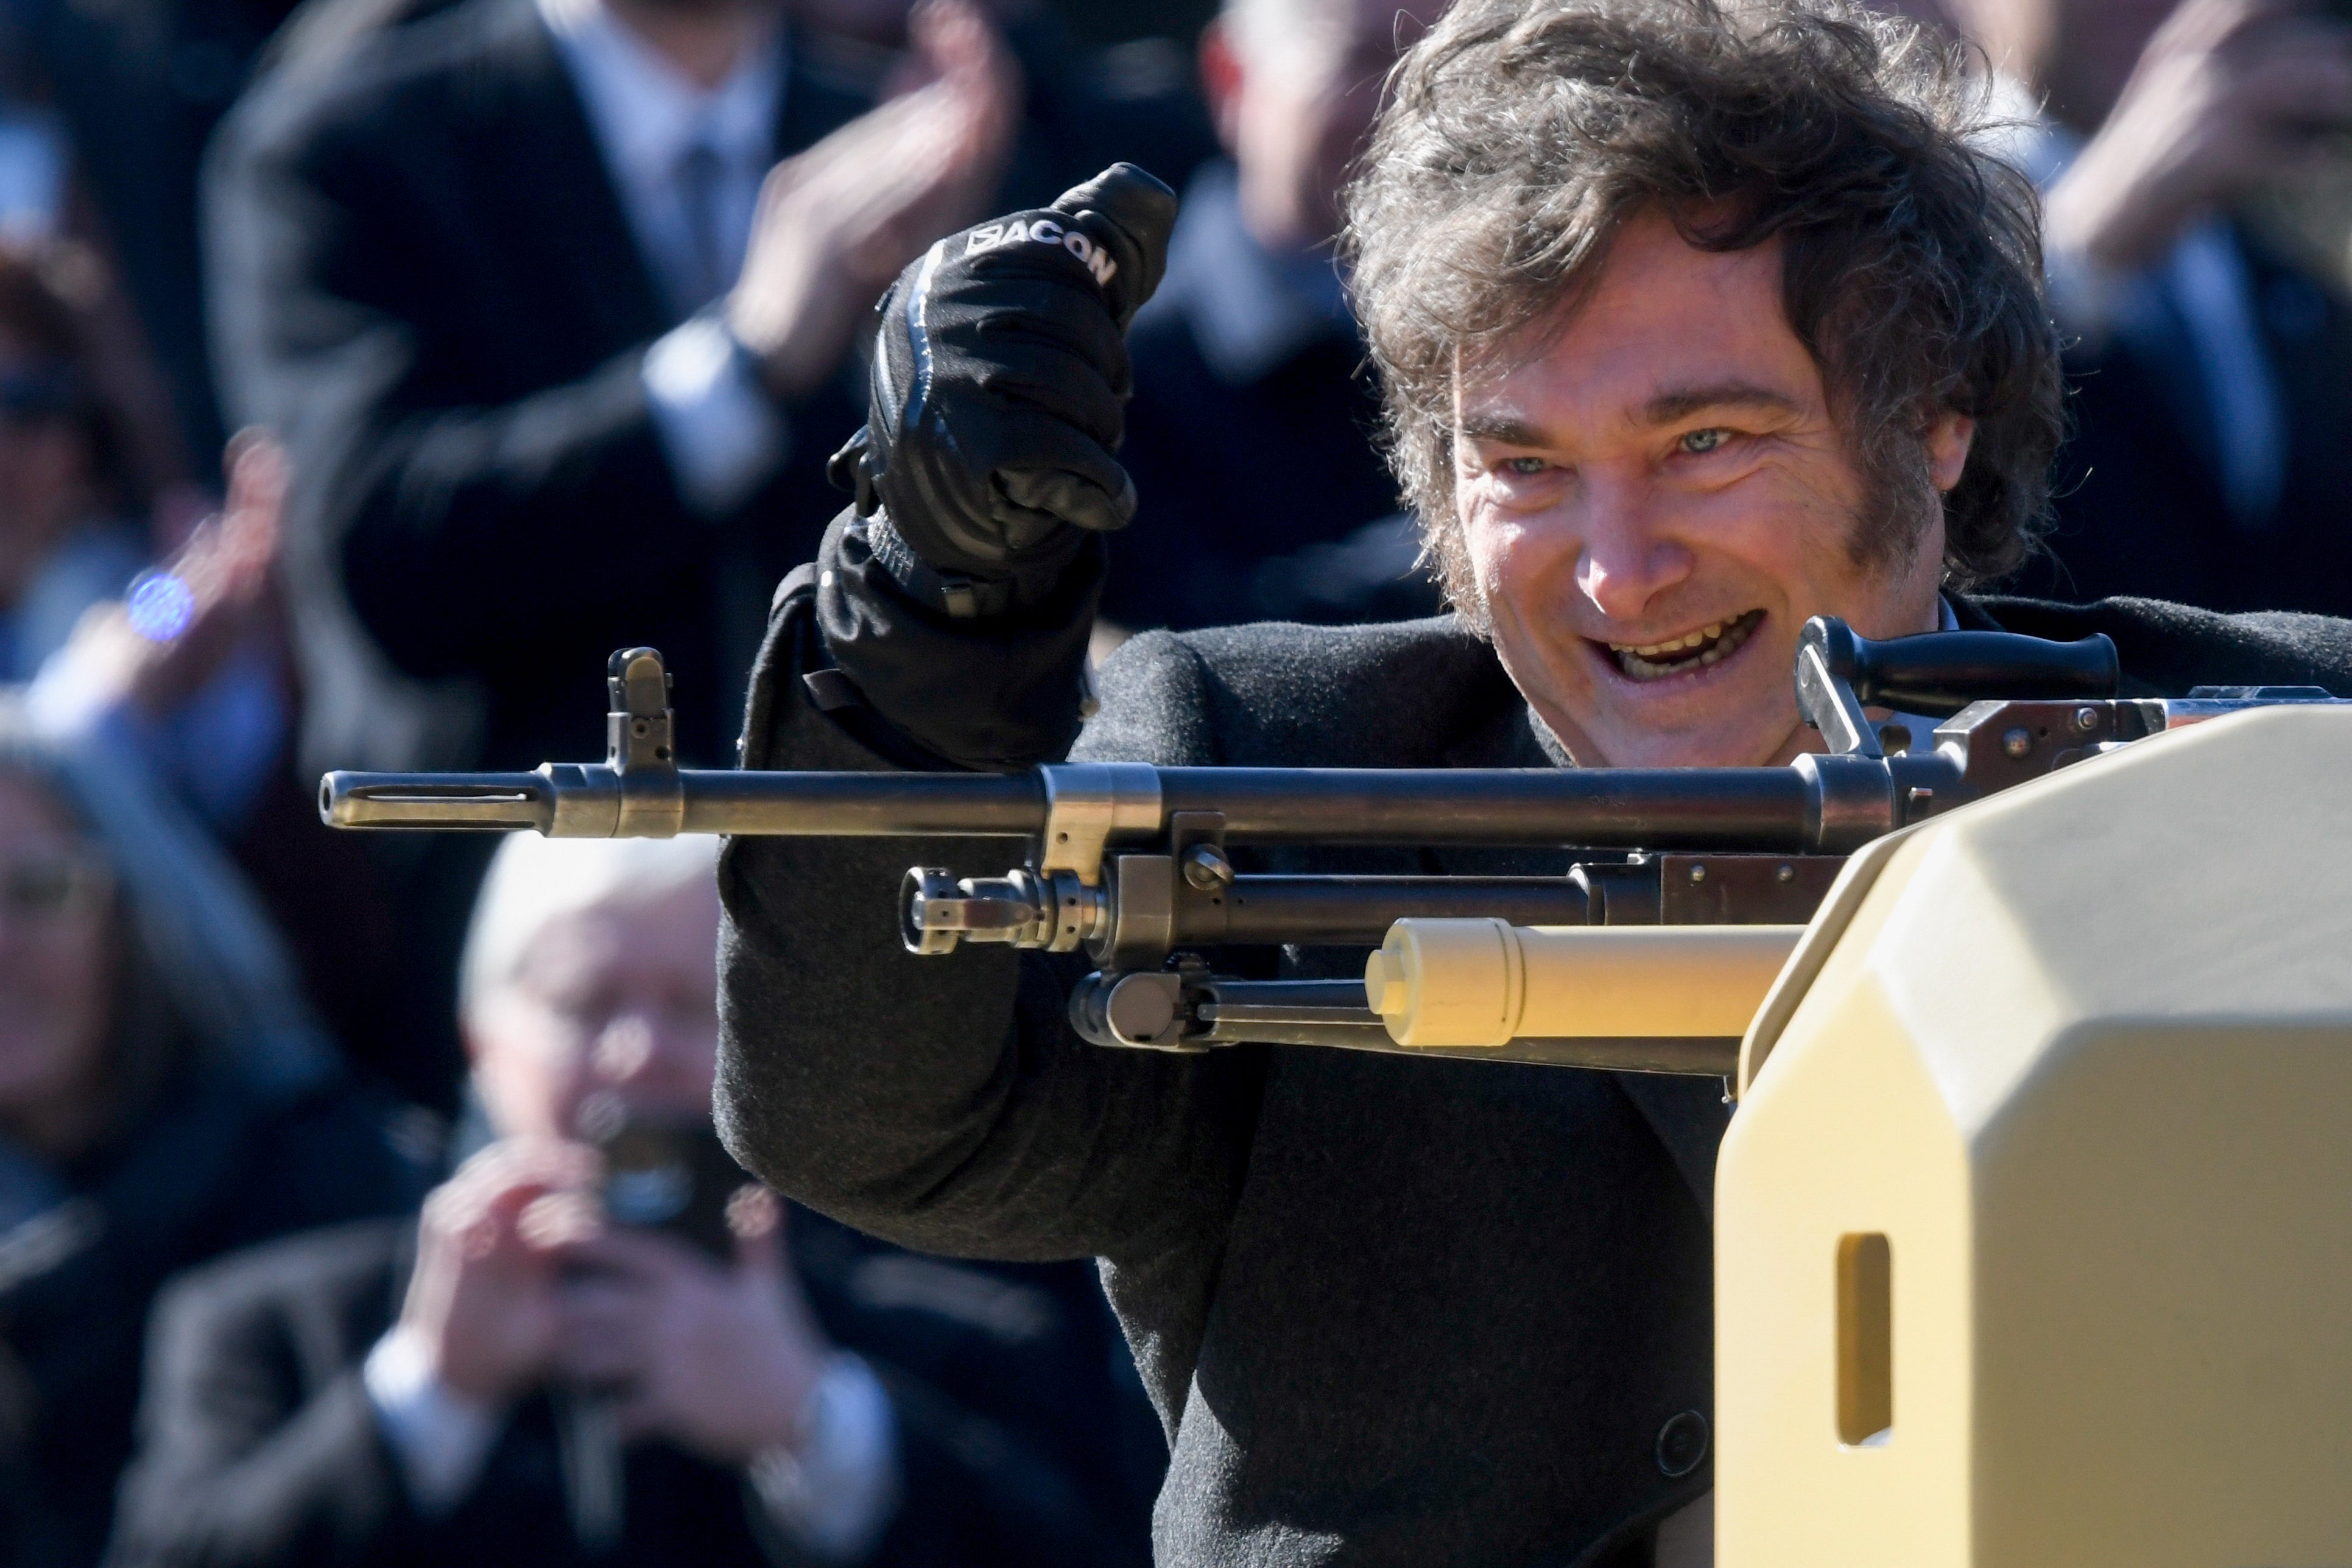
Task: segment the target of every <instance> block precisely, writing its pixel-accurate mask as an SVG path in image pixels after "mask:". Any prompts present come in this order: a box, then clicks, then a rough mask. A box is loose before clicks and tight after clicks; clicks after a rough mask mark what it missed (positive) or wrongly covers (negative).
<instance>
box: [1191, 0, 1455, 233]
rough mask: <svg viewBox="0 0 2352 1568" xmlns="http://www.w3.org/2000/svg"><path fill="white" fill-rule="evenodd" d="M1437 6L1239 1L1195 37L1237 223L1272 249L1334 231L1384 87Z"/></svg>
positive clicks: (1407, 0) (1424, 1) (1348, 0)
mask: <svg viewBox="0 0 2352 1568" xmlns="http://www.w3.org/2000/svg"><path fill="white" fill-rule="evenodd" d="M1444 9H1445V7H1444V5H1443V4H1442V3H1440V0H1238V4H1235V5H1229V6H1228V7H1227V8H1226V10H1225V12H1224V14H1223V16H1219V17H1218V18H1217V19H1216V20H1215V21H1214V22H1213V23H1211V24H1210V25H1209V27H1208V30H1207V31H1206V32H1204V33H1202V36H1201V80H1202V88H1203V89H1204V90H1205V91H1206V93H1207V95H1208V99H1209V108H1210V111H1211V112H1212V113H1213V115H1214V116H1215V119H1216V122H1217V136H1218V139H1219V140H1220V141H1223V143H1224V146H1225V151H1226V152H1229V153H1231V154H1232V155H1233V159H1234V163H1235V164H1236V165H1237V166H1238V167H1239V169H1240V171H1241V201H1242V217H1243V220H1244V222H1245V223H1246V224H1247V225H1249V231H1250V233H1251V234H1252V235H1255V237H1256V239H1257V241H1258V243H1260V244H1261V245H1264V246H1266V247H1267V248H1269V249H1272V250H1299V249H1304V248H1306V247H1307V246H1313V245H1319V244H1321V243H1322V242H1324V241H1325V240H1328V239H1329V238H1330V237H1331V236H1332V235H1335V234H1337V233H1338V232H1339V187H1340V185H1341V184H1342V183H1344V182H1345V180H1346V178H1347V173H1348V170H1349V166H1350V165H1351V164H1352V163H1353V162H1355V159H1356V155H1357V153H1358V152H1360V151H1361V150H1362V148H1363V143H1364V138H1365V135H1366V134H1367V133H1368V132H1369V131H1370V130H1371V125H1372V116H1373V113H1374V111H1375V110H1378V109H1379V108H1380V99H1381V81H1382V78H1385V77H1386V76H1387V74H1388V70H1389V68H1390V67H1391V66H1392V65H1394V64H1395V63H1396V57H1397V54H1398V47H1399V45H1400V44H1401V43H1402V44H1411V43H1412V42H1413V41H1414V40H1415V39H1417V38H1418V37H1421V35H1422V33H1423V31H1425V30H1426V29H1427V27H1428V26H1429V24H1430V23H1432V22H1433V21H1435V20H1436V19H1437V16H1438V15H1439V14H1440V13H1441V12H1443V11H1444Z"/></svg>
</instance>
